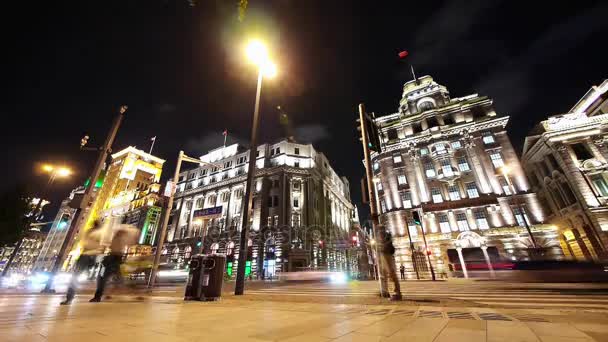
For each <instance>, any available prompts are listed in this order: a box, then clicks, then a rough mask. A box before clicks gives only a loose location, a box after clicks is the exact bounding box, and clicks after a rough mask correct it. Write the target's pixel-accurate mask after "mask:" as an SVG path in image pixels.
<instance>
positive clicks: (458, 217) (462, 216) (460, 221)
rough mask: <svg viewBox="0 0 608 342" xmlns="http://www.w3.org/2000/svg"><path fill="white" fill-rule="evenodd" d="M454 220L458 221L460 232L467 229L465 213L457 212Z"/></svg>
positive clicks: (467, 223)
mask: <svg viewBox="0 0 608 342" xmlns="http://www.w3.org/2000/svg"><path fill="white" fill-rule="evenodd" d="M456 222H457V223H458V230H460V231H461V232H464V231H467V230H469V222H467V215H466V214H465V213H457V214H456Z"/></svg>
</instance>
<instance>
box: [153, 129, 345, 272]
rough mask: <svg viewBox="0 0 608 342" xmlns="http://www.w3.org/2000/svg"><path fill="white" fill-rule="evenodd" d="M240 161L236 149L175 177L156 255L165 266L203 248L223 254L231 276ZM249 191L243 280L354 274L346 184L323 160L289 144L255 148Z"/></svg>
mask: <svg viewBox="0 0 608 342" xmlns="http://www.w3.org/2000/svg"><path fill="white" fill-rule="evenodd" d="M248 158H249V151H247V150H246V149H243V148H241V147H240V146H239V145H237V144H234V145H231V146H226V147H220V148H217V149H215V150H212V151H210V152H209V153H207V154H205V155H203V156H202V157H201V158H200V159H201V161H203V162H206V163H212V164H213V165H204V166H201V167H197V168H195V169H192V170H188V171H184V172H182V173H181V174H180V179H179V183H178V185H177V193H176V195H175V196H176V197H175V200H176V202H175V203H176V205H175V207H174V211H173V212H172V213H171V219H170V225H169V229H168V244H167V246H166V250H165V251H163V255H165V259H166V260H167V261H171V262H178V263H179V262H182V263H183V262H184V259H188V258H189V257H190V256H191V255H192V253H194V252H197V250H200V249H201V248H203V250H204V251H205V252H210V253H225V254H226V255H227V257H228V269H227V271H228V273H229V274H232V269H235V270H236V266H237V265H236V263H237V260H238V246H239V231H240V228H241V223H242V222H241V217H242V214H243V197H244V194H245V189H244V188H245V181H246V178H247V161H248ZM254 184H255V187H254V199H253V209H252V210H253V211H252V215H250V217H251V222H250V223H251V225H252V230H251V238H250V241H249V243H250V245H251V247H252V248H251V249H250V253H251V254H250V255H249V256H248V266H247V270H248V272H251V273H252V275H257V276H260V277H272V276H275V275H276V273H277V272H285V271H293V270H301V269H310V268H317V269H318V268H329V269H332V270H344V271H355V270H356V268H357V261H356V253H351V252H352V251H351V247H352V246H351V245H350V242H349V241H350V238H349V231H350V229H351V227H352V224H353V220H354V219H355V218H356V217H355V215H354V209H355V208H354V206H353V204H352V203H351V201H350V188H349V183H348V181H347V180H346V179H345V178H343V177H339V176H338V175H337V174H336V172H335V171H334V170H333V168H332V167H331V165H330V163H329V160H328V159H327V158H326V157H325V155H324V154H323V153H319V152H317V151H316V150H315V149H314V148H313V146H312V145H309V144H308V145H307V144H298V143H295V142H292V141H289V140H282V141H279V142H277V143H274V144H262V145H260V146H258V148H257V158H256V171H255V178H254ZM280 232H282V233H280ZM203 236H204V238H202V237H203ZM203 240H204V246H200V245H201V243H203ZM199 246H200V247H199Z"/></svg>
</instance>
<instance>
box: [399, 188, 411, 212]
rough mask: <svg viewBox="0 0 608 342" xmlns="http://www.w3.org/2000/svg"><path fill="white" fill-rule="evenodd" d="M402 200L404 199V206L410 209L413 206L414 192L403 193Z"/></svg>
mask: <svg viewBox="0 0 608 342" xmlns="http://www.w3.org/2000/svg"><path fill="white" fill-rule="evenodd" d="M401 201H403V207H404V208H406V209H409V208H411V207H412V194H411V193H410V192H409V191H406V192H404V193H403V194H401Z"/></svg>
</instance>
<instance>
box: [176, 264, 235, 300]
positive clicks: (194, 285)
mask: <svg viewBox="0 0 608 342" xmlns="http://www.w3.org/2000/svg"><path fill="white" fill-rule="evenodd" d="M225 267H226V256H225V255H223V254H212V255H195V256H193V257H192V259H191V260H190V273H189V274H188V282H187V284H186V293H185V294H184V300H202V301H211V300H218V299H219V298H220V297H221V296H222V285H223V284H224V268H225Z"/></svg>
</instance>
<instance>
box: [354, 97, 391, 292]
mask: <svg viewBox="0 0 608 342" xmlns="http://www.w3.org/2000/svg"><path fill="white" fill-rule="evenodd" d="M365 115H366V114H365V105H364V104H363V103H360V104H359V124H360V125H361V143H362V144H363V155H364V157H365V176H366V178H367V192H368V196H369V210H370V214H371V216H372V233H373V234H374V238H375V239H376V244H378V243H380V242H381V241H383V240H382V239H381V238H380V235H379V233H378V226H379V225H380V220H379V219H378V210H377V208H376V194H375V193H374V184H373V177H374V175H373V173H372V165H371V156H370V152H369V147H368V145H367V131H366V129H365ZM376 246H377V245H376ZM376 248H377V247H376ZM376 259H377V263H378V285H379V286H380V295H381V296H383V295H384V293H383V292H384V291H383V289H386V288H388V285H387V284H386V279H384V277H383V276H382V257H381V256H380V255H377V258H376Z"/></svg>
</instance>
